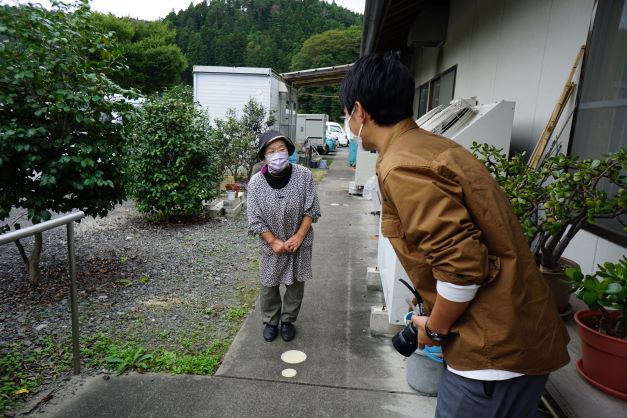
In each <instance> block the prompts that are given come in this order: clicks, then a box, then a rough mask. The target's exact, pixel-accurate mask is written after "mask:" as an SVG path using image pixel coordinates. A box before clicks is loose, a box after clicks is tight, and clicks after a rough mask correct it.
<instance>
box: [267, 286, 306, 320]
mask: <svg viewBox="0 0 627 418" xmlns="http://www.w3.org/2000/svg"><path fill="white" fill-rule="evenodd" d="M279 286H280V285H276V286H272V287H268V286H263V285H261V290H260V292H259V293H260V295H259V302H260V305H261V320H262V321H263V323H264V324H270V325H279V318H280V319H281V322H294V321H296V318H297V317H298V312H299V311H300V305H301V303H302V301H303V293H304V291H305V282H298V281H297V282H294V284H291V285H289V286H285V294H284V295H283V301H281V292H280V291H279Z"/></svg>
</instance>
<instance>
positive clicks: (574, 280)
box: [565, 256, 627, 338]
mask: <svg viewBox="0 0 627 418" xmlns="http://www.w3.org/2000/svg"><path fill="white" fill-rule="evenodd" d="M565 273H566V276H567V277H568V279H569V280H570V285H571V288H572V292H574V293H575V295H576V296H577V297H578V298H579V299H581V300H582V301H583V302H584V303H585V304H586V305H588V308H590V309H592V310H597V311H600V312H601V319H600V320H599V321H598V323H596V324H587V325H589V326H591V328H593V329H595V330H596V331H599V332H601V333H603V334H606V335H609V336H611V337H616V338H627V257H625V256H623V258H622V259H621V260H620V261H619V262H618V263H604V264H602V265H599V270H598V271H597V272H596V273H594V274H593V275H589V274H586V275H584V274H583V273H582V272H581V270H580V269H579V268H572V267H570V268H567V269H566V270H565ZM613 312H616V313H613Z"/></svg>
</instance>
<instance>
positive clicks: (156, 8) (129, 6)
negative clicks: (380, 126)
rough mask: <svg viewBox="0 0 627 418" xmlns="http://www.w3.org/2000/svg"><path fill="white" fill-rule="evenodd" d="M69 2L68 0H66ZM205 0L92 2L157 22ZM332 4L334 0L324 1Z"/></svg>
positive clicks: (360, 8) (352, 2) (349, 3)
mask: <svg viewBox="0 0 627 418" xmlns="http://www.w3.org/2000/svg"><path fill="white" fill-rule="evenodd" d="M16 1H17V2H18V3H29V2H30V3H40V4H42V5H43V6H48V5H49V4H50V2H49V1H46V0H30V1H29V0H0V3H2V4H11V3H15V2H16ZM66 1H67V0H66ZM201 1H203V0H91V7H92V10H96V11H98V12H103V13H113V14H114V15H116V16H130V17H135V18H138V19H144V20H156V19H160V18H163V17H165V16H166V15H167V14H168V13H170V12H171V11H172V10H173V9H174V11H177V12H178V11H179V10H183V9H187V6H189V3H190V2H191V3H194V4H196V3H200V2H201ZM324 1H326V2H327V3H332V2H333V0H324ZM335 3H337V4H338V5H340V6H342V7H345V8H347V9H349V10H352V11H354V12H358V13H361V14H363V13H364V5H365V3H366V0H335Z"/></svg>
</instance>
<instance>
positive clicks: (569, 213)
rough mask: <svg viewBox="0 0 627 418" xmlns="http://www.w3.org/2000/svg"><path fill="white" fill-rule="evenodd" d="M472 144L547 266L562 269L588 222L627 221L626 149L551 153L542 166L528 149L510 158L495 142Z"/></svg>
mask: <svg viewBox="0 0 627 418" xmlns="http://www.w3.org/2000/svg"><path fill="white" fill-rule="evenodd" d="M471 149H472V151H473V153H474V154H475V156H476V157H477V158H478V159H479V160H480V161H482V162H483V163H484V164H485V166H486V167H487V169H488V171H490V173H492V175H493V176H494V177H495V179H496V181H497V183H498V184H499V185H500V186H501V188H502V189H503V191H504V192H505V194H506V195H507V196H508V197H509V199H510V201H511V203H512V207H513V209H514V212H515V213H516V215H517V216H518V219H519V221H520V223H521V225H522V227H523V232H524V234H525V237H526V238H527V240H528V242H529V245H530V247H531V250H532V253H533V254H534V256H535V257H536V260H538V262H539V264H540V265H541V266H543V267H544V268H546V269H550V270H559V269H560V258H561V257H562V254H563V253H564V251H565V250H566V247H567V246H568V244H569V243H570V242H571V241H572V239H573V238H574V237H575V235H576V234H577V232H579V231H580V230H581V228H582V227H583V226H584V225H585V224H586V223H594V222H595V220H598V219H602V218H612V219H617V220H618V221H619V222H620V223H621V224H622V225H623V226H624V225H625V224H626V222H625V220H624V219H623V217H624V215H625V213H626V211H627V191H626V190H625V188H626V182H625V176H624V174H623V172H624V170H625V169H627V151H626V150H625V149H621V150H620V151H618V152H616V153H610V154H607V155H606V156H605V157H604V158H602V159H599V160H591V159H587V160H580V159H578V158H577V157H572V156H567V155H564V154H557V155H552V156H548V157H547V158H546V159H545V160H544V161H543V163H542V165H541V166H539V167H538V168H537V169H532V168H530V167H528V166H527V164H526V163H525V156H524V154H517V155H514V156H513V157H512V159H511V160H508V159H507V157H506V156H505V155H503V154H502V153H501V150H499V149H497V148H495V147H493V146H491V145H487V144H483V145H479V144H477V143H474V144H473V146H472V148H471ZM608 185H609V186H610V187H606V186H608ZM607 189H610V190H613V192H611V193H608V192H607V191H606V190H607Z"/></svg>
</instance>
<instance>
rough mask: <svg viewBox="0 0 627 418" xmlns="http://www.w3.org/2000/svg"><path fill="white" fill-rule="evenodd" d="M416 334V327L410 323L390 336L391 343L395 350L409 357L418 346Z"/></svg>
mask: <svg viewBox="0 0 627 418" xmlns="http://www.w3.org/2000/svg"><path fill="white" fill-rule="evenodd" d="M417 335H418V333H417V332H416V327H414V324H411V323H410V324H408V325H407V326H405V328H403V330H402V331H401V332H399V333H398V334H396V335H395V336H394V337H393V338H392V344H393V345H394V348H396V351H398V352H399V353H400V354H402V355H403V356H405V357H409V356H410V355H411V354H412V353H413V352H414V351H416V348H418V339H417Z"/></svg>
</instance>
